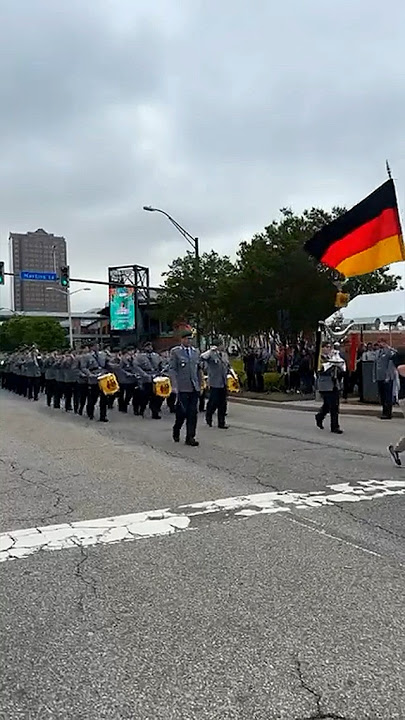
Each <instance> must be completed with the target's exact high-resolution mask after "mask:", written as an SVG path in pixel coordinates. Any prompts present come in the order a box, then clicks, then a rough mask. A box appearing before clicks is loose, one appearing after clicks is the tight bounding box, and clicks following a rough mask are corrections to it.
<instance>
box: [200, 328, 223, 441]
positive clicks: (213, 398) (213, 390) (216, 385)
mask: <svg viewBox="0 0 405 720" xmlns="http://www.w3.org/2000/svg"><path fill="white" fill-rule="evenodd" d="M201 359H202V360H204V361H205V362H206V364H207V370H208V385H209V388H210V396H209V400H208V405H207V410H206V414H205V419H206V422H207V425H209V427H212V416H213V415H214V413H215V410H218V427H219V428H221V429H222V430H226V429H227V427H228V426H227V425H226V423H225V418H226V393H227V387H226V381H227V376H228V372H229V370H230V365H229V358H228V355H227V353H226V352H225V347H224V344H223V342H222V340H220V339H218V340H214V341H213V344H212V346H211V347H210V349H209V350H207V351H206V352H203V353H202V354H201Z"/></svg>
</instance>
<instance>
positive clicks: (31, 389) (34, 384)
mask: <svg viewBox="0 0 405 720" xmlns="http://www.w3.org/2000/svg"><path fill="white" fill-rule="evenodd" d="M27 381H28V382H27V386H28V387H27V390H28V400H32V398H34V400H38V393H39V388H40V385H41V378H40V377H28V378H27Z"/></svg>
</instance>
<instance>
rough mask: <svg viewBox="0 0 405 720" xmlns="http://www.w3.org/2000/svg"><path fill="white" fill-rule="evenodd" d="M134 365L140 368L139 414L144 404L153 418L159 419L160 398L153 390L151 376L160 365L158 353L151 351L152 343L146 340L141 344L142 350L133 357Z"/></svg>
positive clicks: (157, 372) (155, 374)
mask: <svg viewBox="0 0 405 720" xmlns="http://www.w3.org/2000/svg"><path fill="white" fill-rule="evenodd" d="M134 364H135V366H136V368H137V369H139V370H141V373H140V375H141V378H142V383H141V386H140V387H141V393H140V401H139V414H140V415H142V416H143V414H144V412H145V410H146V406H147V404H148V403H149V407H150V410H151V413H152V419H153V420H160V418H161V415H160V408H161V407H162V402H163V401H162V399H161V398H158V397H157V396H156V395H155V394H154V392H153V378H154V377H156V376H157V375H158V374H159V372H160V369H161V367H162V361H161V358H160V355H158V353H155V352H154V351H153V346H152V343H150V342H147V343H145V345H144V346H143V351H142V352H141V353H138V355H136V357H135V363H134Z"/></svg>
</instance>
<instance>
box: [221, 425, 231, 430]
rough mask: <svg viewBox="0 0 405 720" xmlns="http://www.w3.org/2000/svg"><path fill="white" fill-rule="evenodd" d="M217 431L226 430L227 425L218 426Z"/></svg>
mask: <svg viewBox="0 0 405 720" xmlns="http://www.w3.org/2000/svg"><path fill="white" fill-rule="evenodd" d="M218 428H219V430H228V428H229V425H226V424H225V425H218Z"/></svg>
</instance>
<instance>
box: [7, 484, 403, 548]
mask: <svg viewBox="0 0 405 720" xmlns="http://www.w3.org/2000/svg"><path fill="white" fill-rule="evenodd" d="M403 494H405V480H364V481H359V483H358V484H357V485H350V483H340V484H336V485H330V486H328V492H326V491H325V492H317V491H311V492H307V493H298V492H290V491H285V492H277V491H274V492H266V493H257V494H254V495H243V496H237V497H230V498H223V499H219V500H208V501H205V502H198V503H193V504H190V505H179V506H178V507H177V508H175V509H170V508H164V509H162V510H151V511H146V512H138V513H132V514H129V515H118V516H116V517H107V518H99V519H95V520H82V521H76V522H71V523H62V524H61V525H45V526H42V527H34V528H27V529H22V530H10V531H8V532H3V533H0V562H5V561H6V560H18V559H22V558H26V557H28V556H30V555H34V554H35V553H39V552H45V551H47V552H49V551H52V550H68V549H69V548H70V549H72V548H77V547H89V546H92V545H98V544H102V545H108V544H112V543H119V542H126V541H131V540H138V539H141V538H150V537H155V536H158V535H172V534H173V533H176V532H181V531H184V530H188V529H190V528H193V527H194V528H195V527H200V526H201V523H202V522H203V524H206V523H208V522H211V521H216V522H222V521H225V520H226V521H228V520H231V519H237V518H245V519H246V518H251V517H254V516H257V515H270V514H274V513H280V512H284V513H286V512H287V513H291V512H292V511H296V510H304V509H305V510H309V509H319V508H322V507H326V506H333V505H336V504H337V503H349V502H351V503H353V502H362V501H365V500H376V499H378V498H383V497H387V496H390V495H403Z"/></svg>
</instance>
